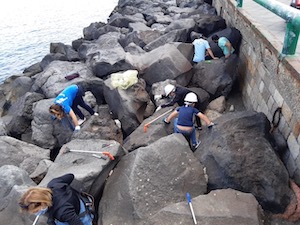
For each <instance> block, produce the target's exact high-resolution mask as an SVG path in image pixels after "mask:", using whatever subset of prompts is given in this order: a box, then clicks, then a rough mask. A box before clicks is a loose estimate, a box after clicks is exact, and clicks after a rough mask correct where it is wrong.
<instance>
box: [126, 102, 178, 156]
mask: <svg viewBox="0 0 300 225" xmlns="http://www.w3.org/2000/svg"><path fill="white" fill-rule="evenodd" d="M171 111H173V108H172V107H166V108H163V109H161V110H159V111H158V112H155V113H154V114H153V115H152V116H150V117H149V118H147V119H145V120H144V121H143V123H141V125H140V126H139V127H137V128H136V129H135V130H134V131H133V132H132V133H131V134H130V135H129V136H128V137H126V139H125V140H124V145H123V147H124V148H125V149H126V150H127V151H129V152H131V151H134V150H136V149H138V148H140V147H145V146H148V145H150V144H152V143H153V142H155V141H157V140H159V139H160V138H162V137H165V136H167V135H170V134H172V133H173V121H172V123H171V124H169V125H166V124H165V123H164V122H162V120H163V118H164V117H163V114H165V117H167V116H168V115H169V114H170V113H171ZM156 118H158V119H157V120H155V119H156ZM151 121H153V122H152V123H151V124H148V123H149V122H151Z"/></svg>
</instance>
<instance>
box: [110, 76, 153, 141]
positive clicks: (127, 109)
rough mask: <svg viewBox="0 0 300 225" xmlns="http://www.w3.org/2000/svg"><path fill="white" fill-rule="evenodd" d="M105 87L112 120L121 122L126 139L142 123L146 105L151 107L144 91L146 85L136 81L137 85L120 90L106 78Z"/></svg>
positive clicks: (139, 80)
mask: <svg viewBox="0 0 300 225" xmlns="http://www.w3.org/2000/svg"><path fill="white" fill-rule="evenodd" d="M120 76H121V75H120ZM105 85H106V86H105V89H104V97H105V100H106V102H107V104H108V105H109V108H110V110H111V111H112V113H113V117H114V119H119V120H120V121H121V124H122V130H123V134H124V137H126V136H128V135H129V134H130V133H131V132H133V131H134V130H135V129H136V128H137V127H138V126H139V125H140V124H141V123H142V121H143V120H144V117H145V116H144V115H145V112H146V109H147V107H148V105H149V104H152V105H153V103H152V102H151V101H150V97H149V94H148V93H147V91H146V89H145V88H146V83H145V81H144V80H143V79H138V82H137V83H135V84H133V85H132V86H130V87H128V88H127V89H122V88H118V87H114V86H113V83H112V79H111V78H108V79H107V80H105ZM153 111H154V107H153V110H152V112H153Z"/></svg>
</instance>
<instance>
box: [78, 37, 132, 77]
mask: <svg viewBox="0 0 300 225" xmlns="http://www.w3.org/2000/svg"><path fill="white" fill-rule="evenodd" d="M120 35H121V34H120V33H119V32H109V33H107V34H103V35H101V36H100V37H99V38H98V39H97V40H96V41H93V42H89V43H87V42H86V43H83V44H82V45H81V46H80V47H79V49H78V52H79V55H80V57H81V58H83V59H84V60H85V61H86V64H87V65H88V66H89V68H91V69H92V71H93V74H94V75H95V76H97V77H100V78H105V77H107V76H108V75H110V74H111V73H115V72H118V71H121V70H128V69H133V67H132V66H131V65H130V64H128V63H127V62H126V60H125V51H124V49H123V47H122V46H121V45H120V43H119V41H118V40H119V38H120Z"/></svg>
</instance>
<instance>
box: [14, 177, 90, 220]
mask: <svg viewBox="0 0 300 225" xmlns="http://www.w3.org/2000/svg"><path fill="white" fill-rule="evenodd" d="M73 180H74V175H73V174H65V175H63V176H61V177H57V178H54V179H52V180H51V181H50V182H49V183H48V185H47V187H46V188H45V187H31V188H29V189H28V190H27V191H26V192H25V193H24V194H23V195H22V196H21V198H20V200H19V206H20V207H21V211H22V212H27V213H29V214H34V215H36V220H35V221H37V219H38V217H39V216H41V215H43V214H45V215H46V216H47V217H48V221H47V224H50V225H92V220H93V217H94V216H93V215H92V213H91V212H90V211H88V210H87V209H86V207H85V205H84V202H83V200H81V199H80V197H79V193H78V192H77V191H76V190H75V189H73V188H71V186H70V183H71V182H72V181H73Z"/></svg>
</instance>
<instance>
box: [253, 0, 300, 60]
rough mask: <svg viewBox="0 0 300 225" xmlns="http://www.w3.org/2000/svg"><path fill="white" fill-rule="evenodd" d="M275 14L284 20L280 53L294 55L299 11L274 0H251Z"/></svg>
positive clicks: (299, 21)
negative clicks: (284, 26)
mask: <svg viewBox="0 0 300 225" xmlns="http://www.w3.org/2000/svg"><path fill="white" fill-rule="evenodd" d="M253 1H255V2H256V3H258V4H260V5H261V6H263V7H265V8H266V9H268V10H270V11H271V12H273V13H275V14H276V15H278V16H280V17H281V18H283V19H284V20H286V22H287V25H286V31H285V36H284V41H283V48H282V54H283V55H294V54H295V52H296V49H297V43H298V38H299V32H300V13H299V11H298V10H296V9H294V8H292V7H290V6H287V5H284V4H283V3H280V2H277V1H275V0H253Z"/></svg>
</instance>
